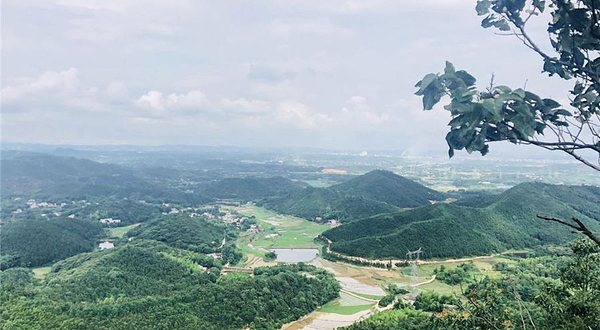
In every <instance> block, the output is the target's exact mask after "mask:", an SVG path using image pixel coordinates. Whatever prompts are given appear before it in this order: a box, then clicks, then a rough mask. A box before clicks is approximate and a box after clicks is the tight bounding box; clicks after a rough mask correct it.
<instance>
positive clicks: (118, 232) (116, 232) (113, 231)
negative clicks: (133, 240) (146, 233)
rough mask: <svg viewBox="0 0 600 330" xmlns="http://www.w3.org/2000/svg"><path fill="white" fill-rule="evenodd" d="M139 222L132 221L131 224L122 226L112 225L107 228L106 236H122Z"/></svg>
mask: <svg viewBox="0 0 600 330" xmlns="http://www.w3.org/2000/svg"><path fill="white" fill-rule="evenodd" d="M139 225H140V224H139V223H134V224H133V225H129V226H122V227H112V228H109V229H108V237H109V238H121V237H123V236H125V234H126V233H127V232H128V231H130V230H132V229H133V228H135V227H137V226H139Z"/></svg>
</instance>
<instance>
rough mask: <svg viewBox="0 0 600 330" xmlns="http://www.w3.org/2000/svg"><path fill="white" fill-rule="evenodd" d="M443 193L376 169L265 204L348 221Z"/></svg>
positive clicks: (426, 201)
mask: <svg viewBox="0 0 600 330" xmlns="http://www.w3.org/2000/svg"><path fill="white" fill-rule="evenodd" d="M443 198H444V196H443V194H441V193H439V192H437V191H435V190H431V189H429V188H427V187H425V186H423V185H421V184H419V183H417V182H414V181H411V180H408V179H406V178H403V177H401V176H399V175H396V174H394V173H392V172H388V171H381V170H375V171H371V172H369V173H366V174H364V175H361V176H358V177H355V178H353V179H351V180H348V181H346V182H343V183H340V184H337V185H334V186H331V187H329V188H310V187H309V188H305V189H302V190H299V191H297V192H295V193H292V194H290V195H288V196H285V197H281V198H274V199H270V200H268V201H267V202H265V206H266V207H268V208H271V209H273V210H275V211H277V212H280V213H285V214H291V215H295V216H298V217H302V218H306V219H309V220H314V219H315V217H322V218H324V219H338V220H341V221H350V220H354V219H360V218H364V217H369V216H373V215H377V214H382V213H390V212H396V211H398V209H399V208H409V207H417V206H423V205H429V204H430V201H431V200H440V199H443Z"/></svg>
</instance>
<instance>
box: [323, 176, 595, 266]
mask: <svg viewBox="0 0 600 330" xmlns="http://www.w3.org/2000/svg"><path fill="white" fill-rule="evenodd" d="M599 197H600V189H598V188H595V187H588V186H556V185H548V184H542V183H524V184H521V185H518V186H516V187H514V188H512V189H509V190H508V191H506V192H504V193H502V194H500V195H498V196H497V197H496V198H495V201H494V202H493V203H490V204H489V205H488V206H486V207H480V208H476V207H465V206H457V205H452V204H436V205H430V206H425V207H421V208H417V209H413V210H407V211H402V212H397V213H394V214H387V215H379V216H374V217H371V218H366V219H362V220H359V221H355V222H352V223H348V224H345V225H343V226H341V227H338V228H334V229H331V230H328V231H326V232H325V233H323V235H324V236H326V237H328V238H329V239H331V240H332V241H333V242H334V243H333V244H332V245H331V248H332V250H334V251H338V252H341V253H345V254H349V255H355V256H363V257H369V258H388V257H390V258H391V257H393V258H403V257H404V256H405V254H406V252H407V251H408V250H415V249H418V248H420V247H422V248H423V250H424V252H425V256H426V257H430V258H431V257H461V256H467V255H485V254H490V253H494V252H501V251H504V250H508V249H518V248H525V247H532V246H535V245H539V244H546V243H564V242H566V241H568V240H572V239H573V238H574V236H573V234H571V233H570V231H569V229H568V228H566V227H564V226H562V225H559V224H555V223H548V222H545V221H542V220H539V219H537V218H536V214H539V213H544V214H548V215H552V216H556V217H563V218H569V217H571V216H577V217H579V218H580V219H581V220H583V221H585V222H586V223H587V224H589V227H590V228H591V229H593V230H597V231H600V222H599V221H600V204H599V203H594V201H596V200H597V199H598V198H599Z"/></svg>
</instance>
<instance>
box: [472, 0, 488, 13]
mask: <svg viewBox="0 0 600 330" xmlns="http://www.w3.org/2000/svg"><path fill="white" fill-rule="evenodd" d="M491 6H492V3H491V2H490V1H489V0H482V1H477V6H475V10H476V11H477V15H479V16H481V15H485V14H487V13H488V12H489V11H490V7H491Z"/></svg>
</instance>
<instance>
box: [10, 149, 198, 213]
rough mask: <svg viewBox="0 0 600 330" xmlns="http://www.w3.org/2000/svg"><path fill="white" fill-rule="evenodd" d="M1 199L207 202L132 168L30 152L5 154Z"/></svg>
mask: <svg viewBox="0 0 600 330" xmlns="http://www.w3.org/2000/svg"><path fill="white" fill-rule="evenodd" d="M1 171H2V172H1V174H2V175H1V176H0V177H1V182H0V183H1V185H2V198H9V197H25V198H39V199H49V200H52V201H58V200H70V199H75V200H82V199H92V198H98V197H120V198H123V197H127V198H135V199H146V200H149V199H154V200H158V201H170V202H180V203H181V202H196V203H200V202H205V201H206V198H204V197H203V196H201V195H198V194H190V193H185V192H184V191H181V190H179V189H176V188H171V187H165V186H164V185H157V184H156V183H155V182H151V181H149V180H146V179H144V178H142V177H139V176H137V175H136V174H135V173H134V171H133V170H132V169H129V168H126V167H122V166H118V165H113V164H104V163H98V162H94V161H91V160H87V159H79V158H74V157H60V156H53V155H49V154H38V153H27V152H12V151H10V152H2V159H1Z"/></svg>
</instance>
